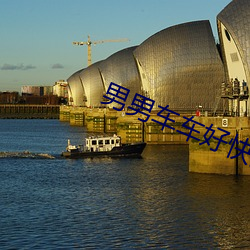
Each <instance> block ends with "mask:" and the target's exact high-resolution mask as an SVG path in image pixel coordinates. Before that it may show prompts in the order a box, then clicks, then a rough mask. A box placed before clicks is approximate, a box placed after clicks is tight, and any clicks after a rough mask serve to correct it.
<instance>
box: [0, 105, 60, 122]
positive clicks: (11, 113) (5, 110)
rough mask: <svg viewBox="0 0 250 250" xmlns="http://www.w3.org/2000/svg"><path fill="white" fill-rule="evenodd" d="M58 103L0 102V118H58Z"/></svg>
mask: <svg viewBox="0 0 250 250" xmlns="http://www.w3.org/2000/svg"><path fill="white" fill-rule="evenodd" d="M59 110H60V106H59V105H28V104H0V119H59Z"/></svg>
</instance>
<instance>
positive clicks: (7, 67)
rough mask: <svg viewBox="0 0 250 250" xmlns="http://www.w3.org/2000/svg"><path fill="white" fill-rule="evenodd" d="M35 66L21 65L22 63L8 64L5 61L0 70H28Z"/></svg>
mask: <svg viewBox="0 0 250 250" xmlns="http://www.w3.org/2000/svg"><path fill="white" fill-rule="evenodd" d="M35 68H36V66H33V65H31V64H29V65H23V63H21V64H18V65H13V64H8V63H5V64H4V65H3V66H2V67H1V68H0V69H1V70H29V69H35Z"/></svg>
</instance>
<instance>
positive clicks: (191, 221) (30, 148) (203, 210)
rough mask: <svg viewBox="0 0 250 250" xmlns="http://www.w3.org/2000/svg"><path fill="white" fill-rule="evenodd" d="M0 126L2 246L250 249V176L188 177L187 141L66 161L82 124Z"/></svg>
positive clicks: (81, 135)
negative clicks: (130, 154) (127, 154)
mask: <svg viewBox="0 0 250 250" xmlns="http://www.w3.org/2000/svg"><path fill="white" fill-rule="evenodd" d="M0 128H1V129H0V152H1V153H0V199H1V200H0V211H1V213H0V249H235V248H241V249H250V177H247V176H244V177H238V178H236V177H234V176H220V175H204V174H194V173H189V172H188V147H187V146H180V145H175V146H167V145H147V147H146V149H145V151H144V153H143V157H142V158H141V159H128V158H127V159H125V158H124V159H110V158H103V159H78V160H70V159H62V158H61V157H60V153H61V151H63V150H64V149H65V147H66V144H67V139H68V138H70V139H71V141H72V143H76V144H78V143H79V144H80V143H81V140H82V139H83V138H84V137H85V136H86V131H85V129H84V128H81V127H71V126H69V124H67V123H61V122H60V121H58V120H0ZM38 154H42V157H40V156H38ZM52 156H53V157H52Z"/></svg>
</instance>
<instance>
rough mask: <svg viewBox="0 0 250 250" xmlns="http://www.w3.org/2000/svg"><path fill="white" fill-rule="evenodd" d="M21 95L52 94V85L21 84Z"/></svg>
mask: <svg viewBox="0 0 250 250" xmlns="http://www.w3.org/2000/svg"><path fill="white" fill-rule="evenodd" d="M21 93H22V95H35V96H45V95H52V94H53V87H52V86H22V88H21Z"/></svg>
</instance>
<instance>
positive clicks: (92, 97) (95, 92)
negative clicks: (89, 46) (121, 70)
mask: <svg viewBox="0 0 250 250" xmlns="http://www.w3.org/2000/svg"><path fill="white" fill-rule="evenodd" d="M101 62H102V61H99V62H97V63H94V64H92V65H90V66H89V67H88V68H86V69H85V70H83V71H81V72H80V74H79V77H80V79H81V82H82V85H83V88H84V91H85V94H86V106H87V107H90V106H91V107H100V106H103V105H101V100H102V98H103V95H104V93H105V90H104V85H103V81H102V78H101V74H100V71H99V65H100V64H101Z"/></svg>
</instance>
